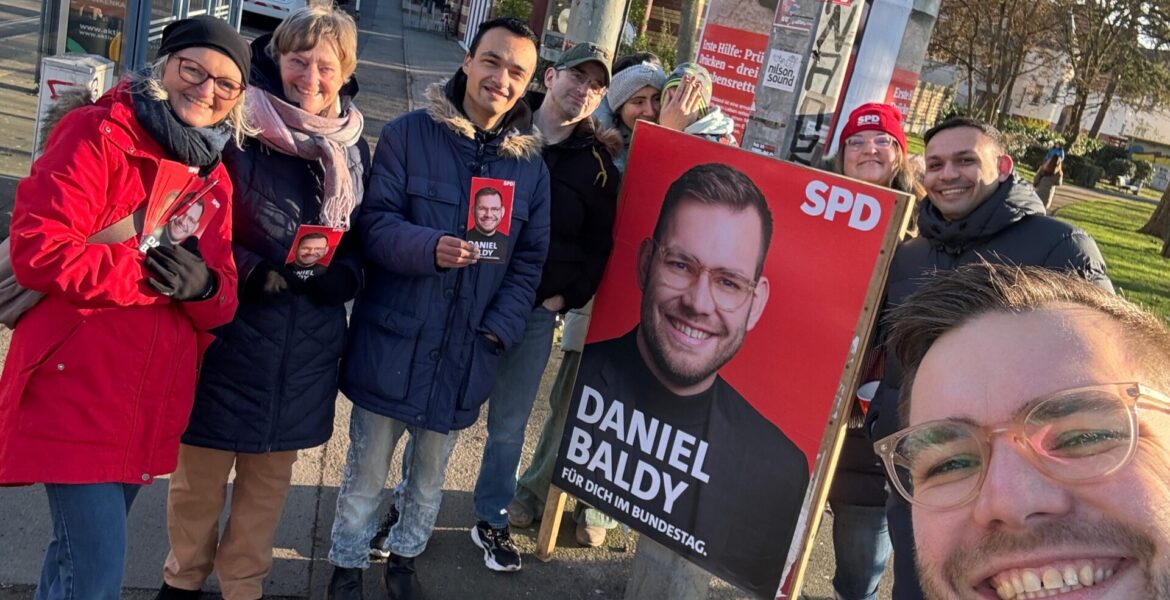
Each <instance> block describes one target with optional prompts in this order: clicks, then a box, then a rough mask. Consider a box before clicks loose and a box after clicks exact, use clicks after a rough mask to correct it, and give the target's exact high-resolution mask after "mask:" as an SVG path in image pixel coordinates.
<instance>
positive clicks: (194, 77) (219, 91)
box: [175, 56, 244, 100]
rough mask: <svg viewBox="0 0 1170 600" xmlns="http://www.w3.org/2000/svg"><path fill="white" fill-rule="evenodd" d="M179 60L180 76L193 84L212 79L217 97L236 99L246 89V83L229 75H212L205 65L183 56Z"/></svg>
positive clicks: (201, 83)
mask: <svg viewBox="0 0 1170 600" xmlns="http://www.w3.org/2000/svg"><path fill="white" fill-rule="evenodd" d="M175 58H177V59H178V60H179V78H181V79H182V80H183V81H186V82H187V83H189V84H191V85H203V82H204V81H207V80H208V79H211V80H212V83H213V84H214V88H215V97H216V98H219V99H220V100H235V99H236V98H238V97H239V96H240V93H241V92H243V91H244V84H242V83H240V82H238V81H236V80H234V79H231V78H228V77H212V76H211V73H208V72H207V69H205V68H203V65H201V64H199V63H197V62H195V61H193V60H191V59H189V58H183V57H182V56H176V57H175Z"/></svg>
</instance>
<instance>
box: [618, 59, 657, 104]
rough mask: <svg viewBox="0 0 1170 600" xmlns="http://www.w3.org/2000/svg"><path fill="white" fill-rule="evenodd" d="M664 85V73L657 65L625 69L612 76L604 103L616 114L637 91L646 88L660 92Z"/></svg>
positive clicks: (648, 64) (635, 66) (646, 64)
mask: <svg viewBox="0 0 1170 600" xmlns="http://www.w3.org/2000/svg"><path fill="white" fill-rule="evenodd" d="M665 83H666V71H663V70H662V67H659V66H658V65H654V64H651V63H648V62H644V63H642V64H640V65H634V66H632V67H627V68H625V69H623V70H621V71H620V72H617V73H614V74H613V80H612V81H610V82H609V93H607V94H606V95H605V101H606V103H607V104H609V107H610V109H612V110H613V112H615V113H616V112H617V111H618V110H619V109H621V106H622V105H623V104H625V103H626V100H629V99H630V96H633V95H634V94H636V93H637V92H638V90H640V89H642V88H644V87H646V86H650V87H652V88H654V89H656V90H661V89H662V86H663V84H665Z"/></svg>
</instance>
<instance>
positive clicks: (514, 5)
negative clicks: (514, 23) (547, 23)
mask: <svg viewBox="0 0 1170 600" xmlns="http://www.w3.org/2000/svg"><path fill="white" fill-rule="evenodd" d="M492 12H493V13H494V14H495V16H496V17H516V18H517V19H520V20H521V21H524V22H525V23H527V22H528V19H529V17H531V16H532V2H531V1H530V0H495V2H493V3H492Z"/></svg>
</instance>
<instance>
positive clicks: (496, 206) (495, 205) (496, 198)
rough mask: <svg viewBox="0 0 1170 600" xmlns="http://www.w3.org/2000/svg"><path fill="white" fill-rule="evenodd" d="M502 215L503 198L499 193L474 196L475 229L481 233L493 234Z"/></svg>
mask: <svg viewBox="0 0 1170 600" xmlns="http://www.w3.org/2000/svg"><path fill="white" fill-rule="evenodd" d="M503 217H504V200H503V198H501V197H500V195H499V194H483V195H480V196H477V197H476V198H475V229H476V230H477V231H479V232H480V233H482V234H483V235H494V234H495V233H496V229H498V228H499V226H500V219H502V218H503Z"/></svg>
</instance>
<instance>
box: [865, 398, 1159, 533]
mask: <svg viewBox="0 0 1170 600" xmlns="http://www.w3.org/2000/svg"><path fill="white" fill-rule="evenodd" d="M1142 406H1146V407H1150V406H1152V407H1155V408H1158V409H1161V410H1167V409H1170V398H1168V397H1167V396H1166V395H1165V394H1163V393H1161V392H1159V391H1157V390H1154V389H1152V388H1149V387H1146V386H1145V385H1142V384H1140V383H1115V384H1105V385H1093V386H1087V387H1080V388H1074V389H1068V390H1062V391H1059V392H1055V393H1053V394H1049V395H1047V396H1043V397H1040V398H1037V399H1035V400H1033V401H1032V402H1031V403H1030V408H1029V409H1028V410H1027V412H1026V413H1023V415H1022V416H1020V415H1017V416H1016V417H1015V418H1014V419H1012V420H1011V421H1010V422H1008V423H1004V424H999V425H995V426H980V425H975V424H974V423H971V422H969V421H962V420H957V419H946V420H941V421H931V422H929V423H922V424H920V425H916V426H914V427H910V428H907V429H903V430H902V431H899V432H898V433H895V434H893V435H891V436H888V437H885V438H882V439H881V440H878V441H877V443H875V444H874V451H875V452H877V454H878V456H880V457H881V458H882V462H884V463H885V466H886V472H887V473H888V474H889V476H890V480H891V481H893V482H894V487H895V488H897V490H898V493H899V494H901V495H902V497H903V498H905V499H906V500H908V501H909V502H910V503H911V504H914V505H915V506H920V507H924V508H930V509H935V510H948V509H952V508H958V507H960V506H962V505H964V504H967V503H968V502H970V501H972V500H973V499H975V497H976V496H977V495H978V494H979V490H980V488H982V487H983V481H984V480H985V479H986V478H987V469H988V467H987V465H988V463H989V459H990V458H991V447H992V438H994V437H996V436H999V435H1006V436H1008V439H1009V440H1011V441H1012V442H1013V443H1015V444H1016V445H1017V446H1018V447H1019V449H1020V452H1021V454H1022V455H1023V457H1024V458H1025V459H1026V460H1028V462H1030V463H1031V464H1032V465H1033V466H1035V467H1036V468H1037V469H1038V470H1039V471H1040V472H1041V473H1043V474H1044V475H1046V476H1048V477H1051V478H1052V479H1055V480H1058V481H1063V482H1069V483H1080V482H1086V481H1092V480H1094V479H1099V478H1102V477H1106V476H1108V475H1110V474H1112V473H1114V472H1116V471H1117V470H1118V469H1121V468H1122V467H1124V466H1125V465H1126V463H1128V462H1129V461H1130V459H1132V458H1133V455H1134V451H1135V449H1136V448H1137V437H1138V422H1137V412H1138V408H1139V407H1142Z"/></svg>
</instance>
